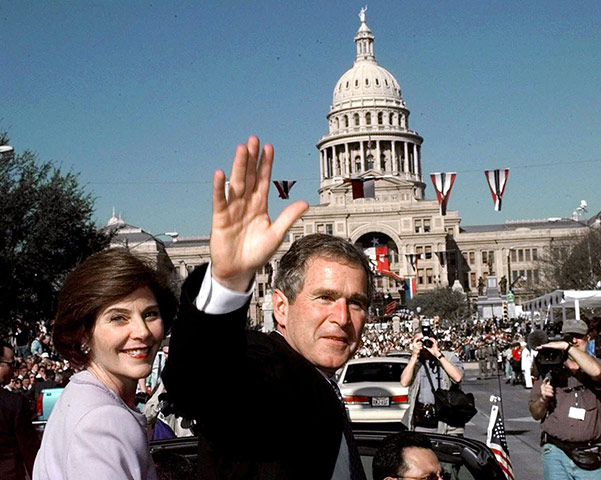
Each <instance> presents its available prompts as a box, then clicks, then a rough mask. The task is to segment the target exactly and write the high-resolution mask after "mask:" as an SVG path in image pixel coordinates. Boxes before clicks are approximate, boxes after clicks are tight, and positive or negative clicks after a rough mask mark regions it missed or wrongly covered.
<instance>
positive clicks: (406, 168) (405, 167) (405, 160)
mask: <svg viewBox="0 0 601 480" xmlns="http://www.w3.org/2000/svg"><path fill="white" fill-rule="evenodd" d="M403 153H404V154H405V158H404V159H403V163H404V164H405V165H404V170H405V172H406V173H409V171H410V170H409V147H408V146H407V142H406V141H405V142H403Z"/></svg>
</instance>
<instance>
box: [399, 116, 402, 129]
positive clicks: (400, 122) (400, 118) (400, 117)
mask: <svg viewBox="0 0 601 480" xmlns="http://www.w3.org/2000/svg"><path fill="white" fill-rule="evenodd" d="M402 124H403V116H402V115H399V127H400V126H401V125H402Z"/></svg>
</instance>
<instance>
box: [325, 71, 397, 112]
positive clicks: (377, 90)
mask: <svg viewBox="0 0 601 480" xmlns="http://www.w3.org/2000/svg"><path fill="white" fill-rule="evenodd" d="M376 97H381V98H386V99H390V100H397V101H399V102H402V101H403V99H402V97H401V88H400V87H399V83H398V82H397V80H396V78H394V76H393V75H392V73H390V72H389V71H388V70H386V69H385V68H384V67H381V66H380V65H378V63H377V62H376V61H375V60H374V61H372V62H369V61H359V62H355V64H354V65H353V67H352V68H351V69H349V70H347V71H346V72H345V73H344V75H342V77H340V80H338V82H337V83H336V87H334V96H333V100H332V107H333V108H336V107H337V106H340V104H341V103H343V102H345V101H347V100H350V99H355V98H369V99H372V98H376Z"/></svg>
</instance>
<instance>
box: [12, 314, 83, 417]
mask: <svg viewBox="0 0 601 480" xmlns="http://www.w3.org/2000/svg"><path fill="white" fill-rule="evenodd" d="M30 338H31V339H30ZM8 343H9V344H10V345H11V346H12V348H13V350H14V352H15V363H14V367H13V369H12V374H11V378H10V379H8V380H7V381H6V385H4V388H5V389H6V390H8V391H10V392H14V393H19V394H21V395H23V396H25V398H26V399H27V401H28V405H29V406H30V409H31V415H32V418H34V417H35V415H36V402H37V398H38V395H39V394H40V393H41V392H42V390H44V389H47V388H63V387H65V386H66V385H67V383H69V379H70V378H71V375H73V373H74V369H73V367H72V366H71V365H70V363H69V361H68V360H65V359H63V358H61V357H60V356H59V355H58V354H57V353H56V350H55V349H54V347H53V345H52V339H51V335H50V333H49V332H48V331H47V328H46V326H45V325H44V324H43V323H42V322H39V323H37V324H35V325H33V326H32V327H27V326H26V325H25V324H24V323H23V322H21V321H17V322H16V323H15V325H14V326H12V328H11V330H10V331H9V334H8Z"/></svg>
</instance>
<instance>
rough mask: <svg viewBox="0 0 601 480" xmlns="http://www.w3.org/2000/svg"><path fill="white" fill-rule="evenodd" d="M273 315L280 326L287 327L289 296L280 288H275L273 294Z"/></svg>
mask: <svg viewBox="0 0 601 480" xmlns="http://www.w3.org/2000/svg"><path fill="white" fill-rule="evenodd" d="M271 298H272V300H271V301H272V303H273V316H274V317H275V321H276V322H277V323H278V326H279V327H286V322H287V321H288V308H289V306H290V304H289V302H288V297H286V295H284V292H282V291H281V290H279V289H275V290H274V291H273V295H272V297H271Z"/></svg>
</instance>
